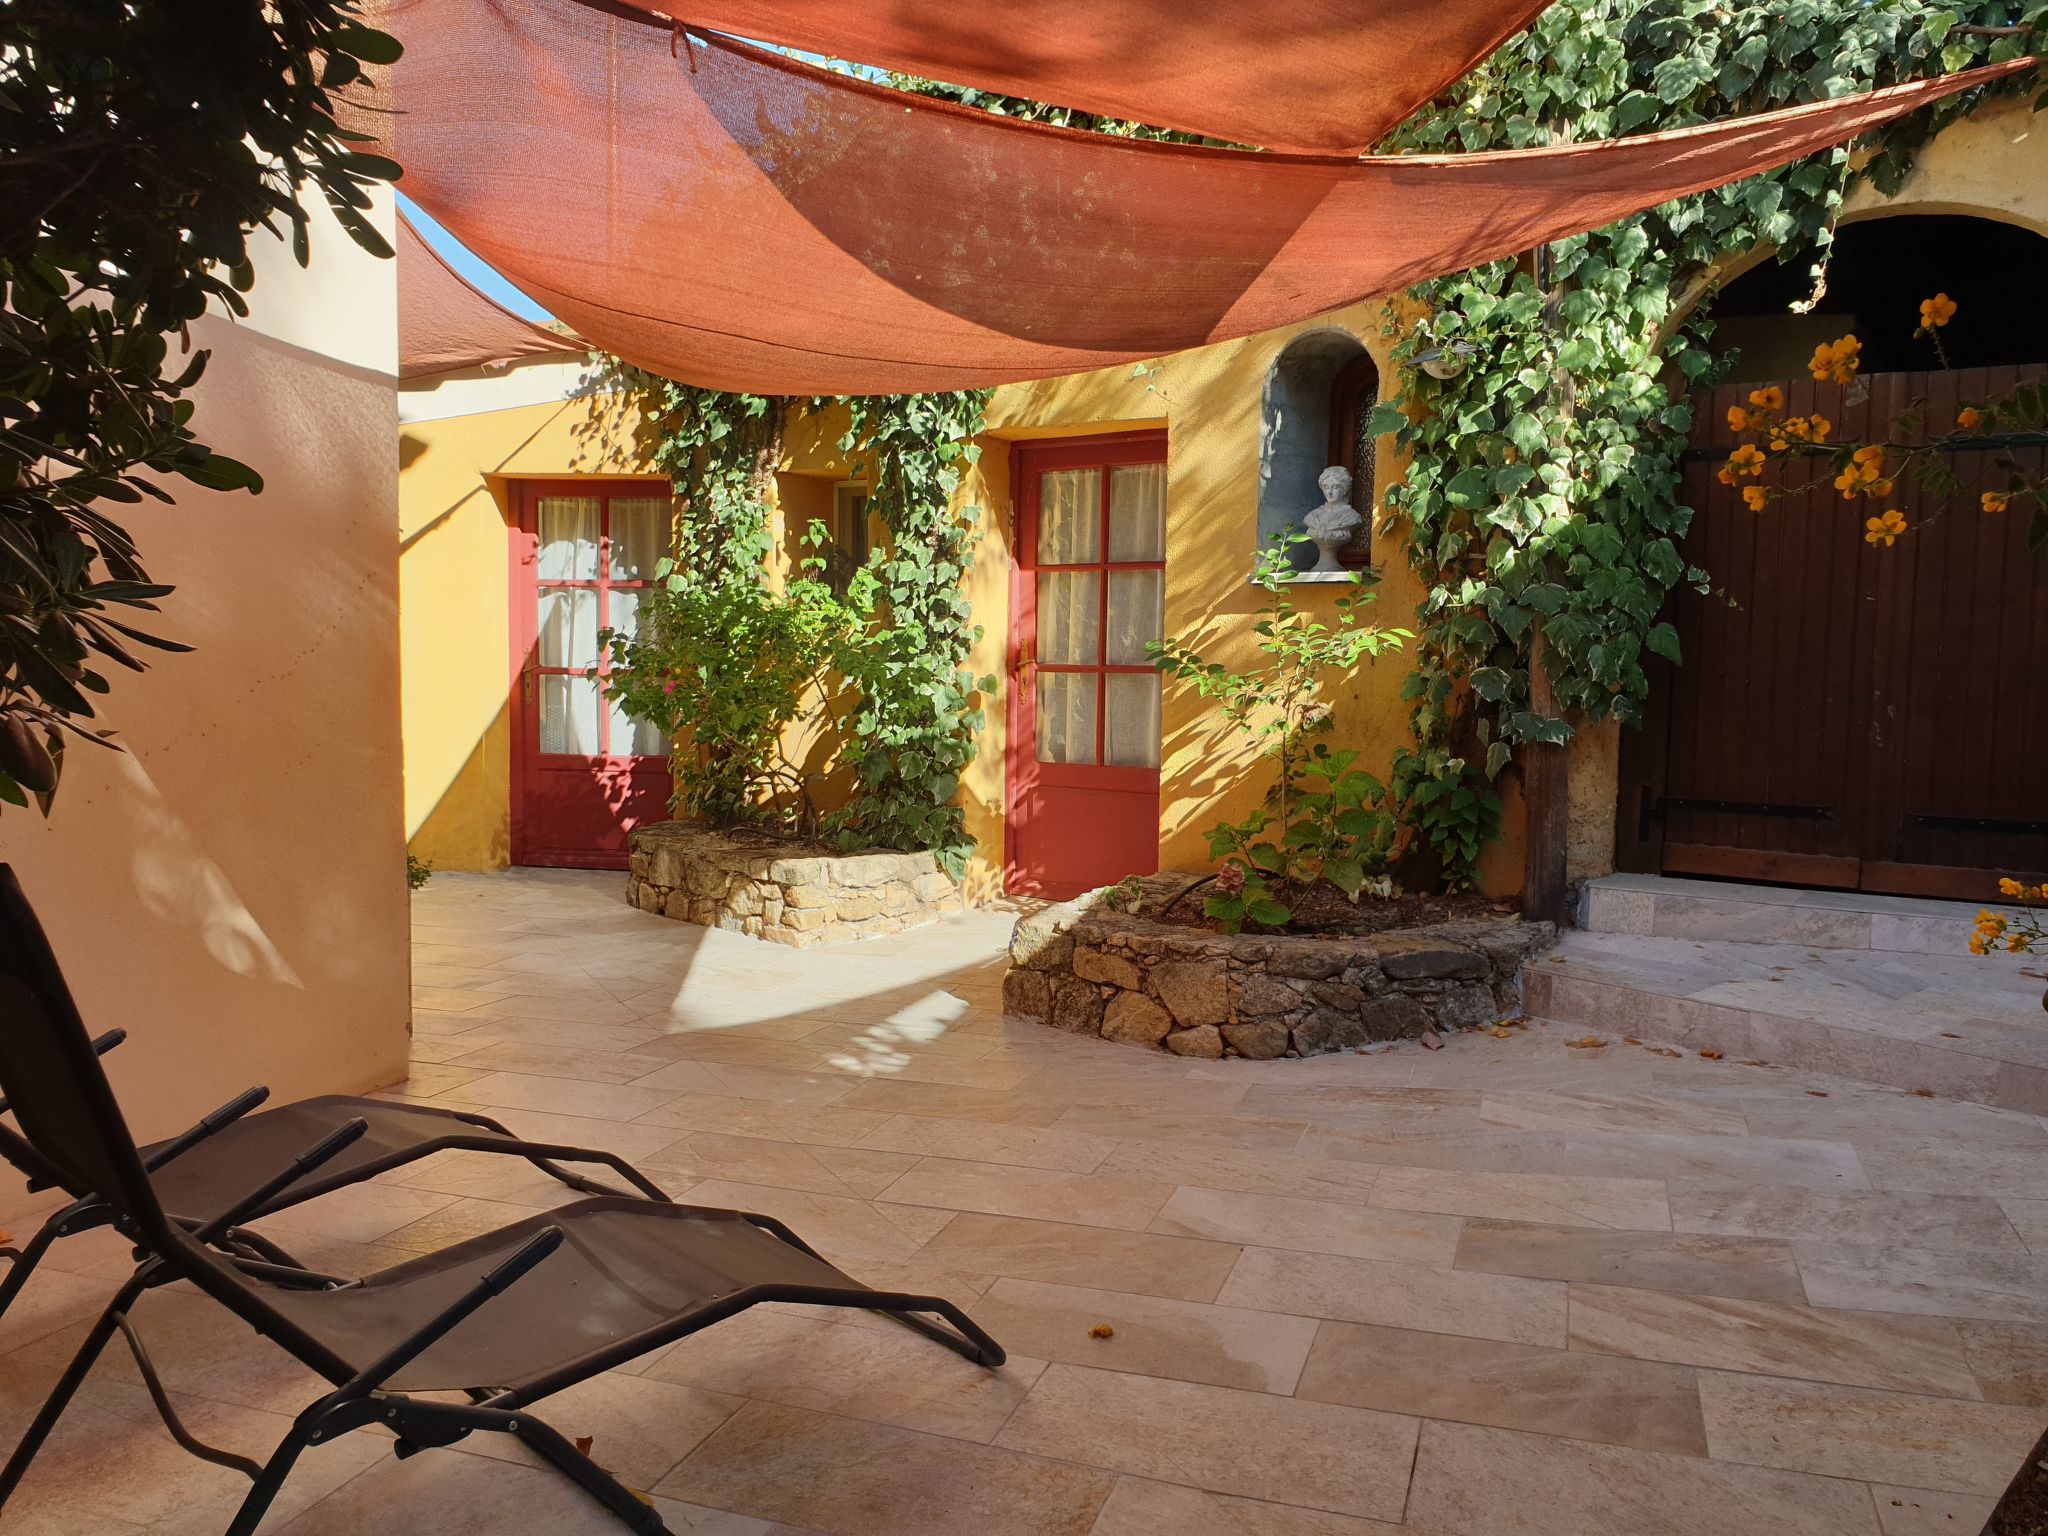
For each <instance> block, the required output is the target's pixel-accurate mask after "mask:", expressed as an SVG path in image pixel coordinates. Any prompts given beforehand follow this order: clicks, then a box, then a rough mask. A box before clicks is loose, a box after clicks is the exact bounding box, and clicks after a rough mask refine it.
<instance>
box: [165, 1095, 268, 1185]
mask: <svg viewBox="0 0 2048 1536" xmlns="http://www.w3.org/2000/svg"><path fill="white" fill-rule="evenodd" d="M269 1097H270V1090H269V1089H268V1088H263V1087H256V1088H246V1089H244V1090H243V1091H242V1092H240V1093H238V1094H236V1095H235V1096H234V1097H233V1098H232V1099H229V1100H228V1101H227V1103H225V1104H223V1105H221V1107H220V1108H219V1109H216V1110H215V1111H214V1112H213V1113H212V1114H210V1115H208V1116H207V1117H206V1118H205V1119H203V1120H201V1121H200V1122H199V1123H198V1124H197V1125H195V1126H193V1127H192V1129H191V1130H189V1131H187V1132H186V1133H185V1134H184V1135H182V1136H180V1137H178V1138H177V1139H176V1140H175V1141H168V1142H165V1143H164V1145H163V1146H162V1147H160V1148H159V1149H158V1150H157V1151H156V1153H155V1154H154V1155H153V1156H150V1157H147V1158H144V1159H143V1162H142V1166H143V1168H144V1169H145V1170H147V1171H148V1172H150V1173H155V1172H156V1171H157V1169H159V1168H161V1167H163V1165H164V1164H165V1163H168V1162H170V1161H171V1159H173V1158H177V1157H183V1156H184V1155H185V1154H186V1153H187V1152H190V1151H191V1150H192V1149H193V1148H194V1147H196V1146H198V1145H199V1143H200V1142H202V1141H204V1140H206V1138H207V1137H209V1136H212V1135H214V1134H215V1133H216V1132H218V1131H220V1130H221V1129H222V1128H224V1127H226V1126H230V1125H233V1124H234V1123H235V1122H236V1121H237V1120H239V1119H241V1118H242V1116H244V1115H246V1114H248V1113H249V1111H250V1110H252V1109H254V1108H255V1107H256V1106H257V1105H258V1104H261V1103H262V1102H263V1101H264V1100H265V1099H267V1098H269Z"/></svg>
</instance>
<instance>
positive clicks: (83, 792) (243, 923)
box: [0, 214, 410, 1211]
mask: <svg viewBox="0 0 2048 1536" xmlns="http://www.w3.org/2000/svg"><path fill="white" fill-rule="evenodd" d="M320 222H321V219H320V216H319V215H317V214H316V216H315V223H316V224H318V223H320ZM314 260H315V271H314V274H313V277H314V278H315V279H319V280H321V281H319V282H316V283H312V284H308V283H305V282H303V281H300V282H294V281H292V280H291V278H290V277H283V278H279V277H274V274H273V273H272V271H271V270H270V266H271V265H272V264H271V263H270V262H269V261H268V260H267V259H266V261H265V264H264V266H263V267H262V268H261V269H259V277H258V281H257V285H256V290H255V294H254V298H255V301H256V305H257V310H258V313H257V315H256V316H255V318H254V319H253V320H252V321H250V322H248V323H244V324H240V325H236V324H231V323H229V322H228V321H226V320H222V319H214V318H207V319H202V320H200V321H199V322H197V324H196V325H195V326H194V339H195V341H197V342H198V343H199V344H200V345H203V346H207V347H210V348H212V349H213V360H212V363H211V366H210V367H209V368H208V370H207V375H206V378H205V380H204V382H203V383H202V385H201V386H200V389H199V391H198V393H197V397H196V398H197V402H198V411H197V415H196V417H195V421H194V425H195V428H196V430H197V431H198V432H199V434H200V436H201V437H202V438H203V439H204V440H205V441H207V442H209V443H211V444H213V445H214V446H215V447H217V448H219V449H220V450H221V451H223V452H225V453H229V454H233V455H234V456H236V457H238V458H241V459H244V460H246V461H247V462H249V463H251V464H253V465H254V466H255V467H256V468H257V469H258V470H259V471H260V472H261V473H262V474H263V476H264V477H265V480H266V482H267V488H266V490H265V491H264V493H263V494H262V495H261V496H259V497H251V496H249V495H247V494H246V493H242V494H236V495H231V496H230V495H221V494H217V493H213V492H207V491H201V490H198V489H196V488H193V487H191V486H188V485H186V484H185V483H184V482H182V481H181V482H178V483H177V484H176V485H175V486H173V487H172V489H173V491H174V493H175V494H176V497H177V504H176V505H175V506H170V507H159V506H157V505H156V504H154V503H144V504H142V505H141V506H139V507H136V508H132V509H128V516H127V517H126V519H125V520H126V521H127V522H128V524H129V526H130V527H131V529H133V530H134V532H135V533H136V534H137V536H138V538H139V541H140V544H141V547H142V550H143V552H144V554H145V557H146V558H147V560H148V562H149V566H150V569H151V573H152V574H153V575H154V576H156V577H157V578H158V579H159V580H162V581H166V582H170V583H174V584H175V585H176V586H177V588H178V590H177V591H176V592H175V593H174V594H173V595H172V596H170V597H169V598H166V599H165V600H164V602H163V613H162V614H161V615H160V616H158V617H156V618H155V619H154V620H153V623H152V626H151V627H153V628H154V629H155V630H156V631H157V632H159V633H161V634H164V635H167V636H170V637H172V638H175V639H178V640H181V641H184V642H185V643H187V644H190V645H193V646H196V647H197V649H196V651H194V652H193V653H192V654H190V655H164V656H155V653H150V654H151V655H152V656H153V657H154V660H153V665H152V668H151V670H150V671H149V672H148V673H147V674H144V675H141V676H137V675H134V674H132V673H128V672H125V671H118V670H116V669H114V668H111V667H110V668H108V669H107V670H108V671H109V672H112V673H113V684H114V686H113V692H112V694H111V696H110V698H109V699H108V701H107V703H106V705H105V708H104V717H105V723H106V724H107V725H108V726H111V727H112V728H114V729H115V730H116V731H118V732H119V736H120V740H121V741H122V743H123V744H124V745H126V747H127V748H128V751H127V752H125V753H114V752H100V751H94V750H92V749H91V748H89V747H82V746H81V747H74V748H73V749H72V750H71V752H70V753H69V756H68V762H67V766H66V771H65V775H64V782H63V785H62V788H61V790H60V792H59V794H58V796H57V801H56V805H55V808H54V810H53V812H52V814H51V816H50V818H49V819H48V821H44V820H43V819H42V818H41V817H40V816H38V815H37V814H36V813H35V812H33V811H18V810H14V809H12V808H9V809H8V810H7V811H6V812H5V814H4V817H0V857H4V858H5V859H6V860H7V861H8V862H9V863H11V864H12V865H13V866H14V868H15V870H16V872H17V873H18V874H19V875H20V877H21V880H22V884H23V885H24V887H25V888H26V889H27V891H28V893H29V897H30V899H31V900H32V901H33V902H34V903H35V905H36V908H37V910H38V912H39V913H40V914H41V916H42V919H43V922H44V924H45V926H46V927H47V928H48V930H49V933H50V936H51V939H52V942H53V943H54V944H55V946H56V949H57V953H58V956H59V958H60V959H61V960H62V962H63V964H64V967H65V970H66V973H67V975H68V977H69V979H70V982H71V985H72V987H73V989H74V991H75V992H76V993H77V995H78V998H79V1002H80V1005H81V1007H82V1009H83V1011H84V1014H85V1018H86V1020H87V1022H88V1024H89V1025H90V1026H91V1027H92V1028H93V1029H95V1030H103V1029H107V1028H111V1027H112V1026H114V1025H117V1024H118V1025H123V1026H126V1028H127V1029H128V1030H129V1040H128V1043H127V1044H125V1045H123V1046H122V1047H121V1048H120V1049H119V1050H117V1051H115V1052H114V1053H113V1054H112V1056H110V1057H109V1058H108V1069H109V1072H110V1074H111V1076H112V1077H113V1080H114V1084H115V1087H116V1089H117V1091H119V1093H120V1095H121V1098H122V1102H123V1105H124V1106H125V1108H126V1110H127V1113H128V1116H129V1118H130V1120H131V1122H132V1123H133V1126H134V1129H135V1131H136V1132H137V1134H138V1135H139V1136H141V1137H143V1138H152V1137H159V1136H163V1135H166V1134H169V1133H172V1132H174V1131H176V1130H179V1129H182V1128H183V1127H184V1126H185V1125H187V1124H189V1123H190V1122H191V1121H192V1120H194V1119H195V1118H197V1117H198V1116H199V1115H201V1114H203V1113H205V1112H206V1111H208V1110H210V1109H212V1108H214V1107H215V1106H216V1105H218V1104H220V1103H222V1102H223V1101H225V1100H226V1099H228V1098H230V1097H232V1096H233V1095H234V1094H236V1093H238V1092H239V1091H241V1090H242V1089H243V1088H245V1087H248V1086H249V1085H250V1084H252V1083H266V1084H268V1085H269V1086H270V1089H271V1092H272V1097H273V1100H276V1101H284V1100H290V1099H295V1098H302V1097H305V1096H307V1095H310V1094H315V1093H322V1092H336V1091H361V1090H365V1089H370V1088H374V1087H377V1086H380V1085H382V1084H385V1083H389V1082H392V1081H394V1080H395V1079H396V1078H398V1077H399V1076H401V1075H402V1074H403V1071H404V1061H405V1055H406V1042H407V1033H408V1027H409V1017H410V1015H409V1002H408V977H409V958H408V933H407V912H408V904H407V903H408V898H407V893H406V886H405V875H404V853H405V843H404V830H403V827H402V824H401V819H400V784H401V773H402V767H401V762H400V752H399V737H398V653H397V639H398V618H397V558H398V549H397V538H396V528H397V466H396V464H395V462H394V460H393V457H392V452H391V445H392V441H393V437H394V434H395V432H396V430H397V412H396V394H395V385H394V380H393V378H392V374H393V371H394V363H395V321H394V316H395V299H394V294H395V290H394V288H393V286H392V280H391V276H390V270H391V269H390V264H388V263H373V262H371V261H369V259H368V258H366V257H360V256H359V255H358V254H357V253H356V252H355V251H354V249H353V247H351V246H349V245H348V244H347V242H346V240H345V239H342V240H341V241H340V248H339V249H336V247H335V242H333V241H329V240H322V241H319V242H318V243H316V247H315V254H314ZM294 276H296V274H294ZM280 295H283V298H284V299H288V300H289V302H282V301H281V299H280ZM309 305H311V306H312V307H309ZM278 332H282V333H283V336H282V337H280V336H279V335H278V334H276V333H278ZM323 344H325V345H327V346H328V347H329V348H330V352H329V353H323V352H321V351H319V350H316V348H318V347H320V346H321V345H323ZM331 353H340V354H342V355H340V356H335V355H331ZM22 1204H23V1197H22V1195H21V1193H20V1191H19V1189H18V1187H7V1188H4V1189H0V1211H5V1210H16V1209H19V1208H20V1207H21V1206H22Z"/></svg>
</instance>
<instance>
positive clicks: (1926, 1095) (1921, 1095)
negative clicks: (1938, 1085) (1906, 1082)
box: [1906, 1088, 1934, 1099]
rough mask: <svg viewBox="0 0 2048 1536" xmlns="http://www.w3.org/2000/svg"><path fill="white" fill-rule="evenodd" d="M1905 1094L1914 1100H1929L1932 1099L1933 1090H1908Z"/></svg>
mask: <svg viewBox="0 0 2048 1536" xmlns="http://www.w3.org/2000/svg"><path fill="white" fill-rule="evenodd" d="M1906 1092H1908V1093H1910V1094H1911V1095H1912V1096H1913V1097H1914V1098H1916V1099H1931V1098H1933V1097H1934V1090H1933V1089H1932V1088H1908V1089H1907V1090H1906Z"/></svg>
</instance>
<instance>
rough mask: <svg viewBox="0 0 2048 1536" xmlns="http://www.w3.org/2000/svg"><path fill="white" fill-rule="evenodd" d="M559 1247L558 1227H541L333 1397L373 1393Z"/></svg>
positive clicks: (559, 1230)
mask: <svg viewBox="0 0 2048 1536" xmlns="http://www.w3.org/2000/svg"><path fill="white" fill-rule="evenodd" d="M561 1246H562V1229H561V1228H560V1227H543V1228H541V1230H540V1231H538V1232H536V1233H534V1234H533V1236H532V1237H530V1238H528V1239H527V1240H526V1241H525V1242H523V1243H521V1244H520V1245H519V1247H518V1248H516V1249H514V1250H513V1251H512V1252H511V1253H510V1254H508V1255H507V1256H506V1257H505V1259H504V1260H503V1262H501V1263H499V1264H498V1265H496V1266H495V1267H494V1268H493V1269H491V1271H490V1272H489V1273H488V1274H486V1275H484V1276H483V1278H481V1279H480V1280H478V1281H477V1283H476V1284H475V1285H473V1286H471V1287H470V1288H469V1289H468V1290H466V1291H464V1292H463V1293H462V1294H461V1295H460V1296H458V1297H456V1298H455V1300H453V1301H451V1302H450V1303H449V1304H448V1305H447V1306H446V1307H445V1308H443V1309H442V1311H441V1313H440V1315H439V1316H437V1317H435V1318H434V1319H433V1320H432V1321H430V1322H428V1323H426V1324H424V1325H423V1326H422V1327H421V1328H420V1329H419V1330H418V1331H417V1332H415V1333H413V1334H412V1335H410V1336H409V1337H407V1338H405V1339H402V1340H401V1341H400V1342H399V1343H397V1344H395V1345H393V1346H392V1347H391V1348H390V1349H389V1350H387V1351H385V1353H384V1354H383V1356H382V1357H380V1358H379V1359H377V1360H373V1361H372V1362H371V1363H370V1364H368V1365H366V1366H364V1367H363V1368H362V1370H361V1371H359V1372H357V1373H356V1374H355V1375H354V1376H352V1377H351V1378H349V1380H347V1381H345V1382H343V1383H342V1385H341V1386H340V1387H339V1388H338V1389H337V1390H336V1393H335V1395H336V1396H337V1397H361V1396H365V1395H367V1394H369V1393H371V1392H374V1391H376V1390H377V1388H378V1387H380V1386H382V1385H383V1384H384V1382H385V1381H387V1380H388V1379H389V1378H390V1377H391V1376H392V1375H393V1374H394V1373H395V1372H397V1371H399V1370H400V1369H402V1368H403V1367H404V1366H405V1365H406V1364H407V1362H409V1361H411V1360H413V1359H415V1358H416V1357H417V1356H419V1355H420V1354H421V1353H422V1352H423V1351H425V1350H426V1349H428V1348H429V1347H430V1346H432V1345H433V1344H434V1343H435V1341H437V1340H438V1339H440V1338H442V1337H443V1336H444V1335H446V1334H447V1332H448V1330H449V1329H451V1328H453V1327H454V1326H455V1325H456V1324H457V1323H459V1322H461V1321H462V1320H463V1319H464V1318H466V1317H468V1316H469V1315H470V1314H471V1313H472V1312H474V1311H476V1309H477V1308H478V1307H480V1306H482V1305H483V1304H484V1303H485V1302H487V1301H489V1300H490V1299H491V1298H492V1297H493V1296H497V1295H500V1294H501V1293H503V1292H504V1291H506V1290H507V1289H509V1288H510V1287H511V1286H512V1285H513V1284H514V1283H515V1282H516V1281H518V1280H519V1278H520V1277H521V1276H523V1275H524V1274H525V1273H526V1272H527V1271H528V1270H530V1269H532V1268H533V1266H534V1265H536V1264H538V1263H539V1262H540V1261H541V1260H542V1259H544V1258H546V1257H547V1256H548V1255H549V1254H551V1253H553V1252H554V1251H555V1250H556V1249H557V1248H559V1247H561Z"/></svg>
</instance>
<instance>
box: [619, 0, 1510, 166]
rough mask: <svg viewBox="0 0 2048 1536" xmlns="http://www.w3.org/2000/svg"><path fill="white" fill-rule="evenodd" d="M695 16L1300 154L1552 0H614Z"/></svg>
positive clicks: (1388, 124) (1387, 122) (1352, 141)
mask: <svg viewBox="0 0 2048 1536" xmlns="http://www.w3.org/2000/svg"><path fill="white" fill-rule="evenodd" d="M624 3H626V4H630V5H632V6H634V7H635V8H636V9H640V10H645V11H648V12H650V13H653V14H657V15H663V16H678V17H679V19H681V20H682V21H685V22H687V23H689V24H691V25H693V26H699V27H710V28H713V29H715V30H716V31H720V32H726V33H730V34H732V35H733V36H736V37H748V38H756V39H759V40H760V41H762V42H765V43H778V44H781V45H782V46H783V47H785V48H795V49H799V50H803V51H805V52H809V53H814V54H816V53H823V54H829V55H831V56H833V57H835V58H842V59H850V60H853V61H855V62H858V63H861V64H875V65H881V66H883V67H885V68H889V69H900V70H902V71H904V72H905V73H907V74H913V75H923V76H924V77H926V78H927V79H931V80H945V81H948V82H950V83H952V84H954V85H971V86H974V87H976V88H977V89H980V90H985V91H996V92H1000V93H1002V94H1005V95H1010V96H1023V97H1027V98H1029V99H1030V100H1033V101H1049V102H1055V103H1057V104H1059V105H1060V106H1063V107H1079V108H1081V109H1082V110H1084V111H1088V112H1095V113H1100V114H1102V115H1104V116H1108V117H1118V118H1127V119H1130V120H1133V121H1136V122H1140V123H1150V124H1152V125H1153V126H1154V127H1158V128H1178V129H1180V130H1182V131H1183V132H1185V133H1194V134H1202V135H1206V136H1207V137H1209V138H1212V139H1225V140H1228V141H1229V142H1231V143H1233V144H1257V145H1261V146H1263V147H1265V148H1267V149H1286V150H1299V151H1301V152H1303V153H1306V154H1319V155H1347V154H1354V155H1355V154H1358V153H1361V152H1362V151H1364V150H1365V149H1367V148H1369V147H1370V146H1371V145H1372V144H1374V143H1375V142H1377V141H1378V140H1379V139H1380V138H1381V137H1382V136H1383V135H1385V134H1386V133H1387V132H1388V131H1389V130H1390V129H1392V128H1393V127H1394V126H1395V125H1396V124H1397V123H1399V122H1400V121H1401V120H1402V119H1403V118H1405V117H1407V116H1408V115H1409V114H1410V113H1412V112H1413V111H1414V110H1415V109H1416V108H1417V107H1419V106H1421V105H1422V104H1423V103H1424V102H1426V101H1428V100H1429V99H1430V97H1432V96H1434V95H1435V94H1436V93H1437V92H1438V91H1440V90H1442V89H1443V88H1444V87H1445V86H1446V85H1448V84H1450V83H1451V82H1452V81H1453V80H1455V79H1457V78H1458V77H1459V76H1460V75H1462V74H1464V73H1465V72H1466V71H1467V70H1468V69H1470V68H1471V67H1472V66H1473V65H1474V64H1476V63H1478V62H1479V60H1481V59H1483V58H1485V57H1486V55H1487V54H1489V53H1491V52H1493V50H1494V49H1496V48H1498V47H1499V46H1500V45H1501V44H1502V43H1503V42H1505V41H1507V39H1508V38H1510V37H1512V36H1513V35H1514V34H1515V33H1517V32H1519V31H1521V30H1522V28H1524V27H1526V26H1527V25H1528V24H1529V22H1530V21H1531V20H1532V19H1533V18H1534V17H1535V16H1536V14H1537V13H1538V12H1540V11H1541V10H1543V9H1544V7H1545V6H1547V5H1548V4H1549V3H1550V0H1236V3H1234V4H1222V3H1219V0H1208V3H1197V4H1193V5H1190V4H1188V3H1187V0H1010V3H1008V4H1005V5H1001V6H990V5H972V4H967V3H963V0H853V3H849V0H673V4H670V3H661V4H657V3H656V0H624Z"/></svg>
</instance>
